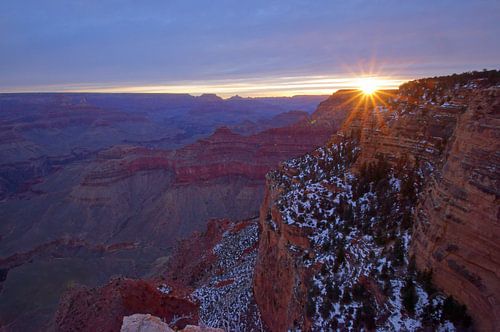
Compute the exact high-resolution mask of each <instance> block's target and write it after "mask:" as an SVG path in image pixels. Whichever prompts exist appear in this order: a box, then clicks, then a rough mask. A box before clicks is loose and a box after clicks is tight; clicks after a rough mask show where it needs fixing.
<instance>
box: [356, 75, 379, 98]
mask: <svg viewBox="0 0 500 332" xmlns="http://www.w3.org/2000/svg"><path fill="white" fill-rule="evenodd" d="M358 86H359V89H360V90H361V91H363V93H364V94H365V95H371V94H373V93H374V92H375V91H377V90H378V89H379V87H380V84H379V83H378V82H377V80H376V79H374V78H371V77H366V78H360V79H359V80H358Z"/></svg>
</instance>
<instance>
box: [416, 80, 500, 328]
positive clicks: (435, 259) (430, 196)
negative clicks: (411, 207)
mask: <svg viewBox="0 0 500 332" xmlns="http://www.w3.org/2000/svg"><path fill="white" fill-rule="evenodd" d="M499 138H500V89H498V88H492V89H486V90H484V91H481V92H480V93H477V95H476V96H474V97H473V98H472V100H471V101H470V103H469V104H468V107H467V111H466V112H465V113H464V114H463V115H462V116H461V117H460V120H459V122H458V126H457V129H456V131H455V134H454V142H453V144H452V145H451V149H450V155H449V156H448V158H447V161H446V163H445V165H444V168H443V172H442V177H441V178H439V179H437V180H436V182H434V183H433V184H432V185H431V186H430V187H429V189H428V190H427V191H426V192H425V194H424V195H423V200H422V201H421V203H420V204H419V206H418V208H417V215H416V218H417V220H416V224H415V229H414V240H413V244H412V253H413V254H414V255H415V258H416V261H417V264H418V266H419V267H420V268H422V269H428V270H432V271H433V278H434V282H435V283H436V284H437V285H438V286H439V287H440V288H442V289H443V290H444V291H445V292H447V293H449V294H452V295H453V296H454V297H455V298H457V299H458V300H459V301H460V302H462V303H466V304H467V307H468V309H469V311H470V313H471V314H472V316H473V318H474V320H475V321H476V324H477V327H478V329H479V330H482V331H493V330H495V328H496V327H498V326H499V325H500V318H499V317H498V312H500V243H499V239H500V204H499V196H500V173H499V170H498V167H499V165H500V154H499V151H500V144H499Z"/></svg>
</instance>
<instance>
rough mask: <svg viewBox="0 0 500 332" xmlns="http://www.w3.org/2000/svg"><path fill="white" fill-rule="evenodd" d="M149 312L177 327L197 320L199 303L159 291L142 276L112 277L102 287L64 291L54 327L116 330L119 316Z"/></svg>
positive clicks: (61, 329) (70, 329) (78, 329)
mask: <svg viewBox="0 0 500 332" xmlns="http://www.w3.org/2000/svg"><path fill="white" fill-rule="evenodd" d="M135 313H144V314H151V315H154V316H157V317H159V318H161V319H162V320H163V321H165V322H172V321H174V318H175V317H179V316H182V317H186V318H184V319H181V320H177V321H176V323H175V325H176V326H177V327H179V328H182V327H184V326H185V325H186V324H188V323H195V322H197V321H198V307H197V305H196V304H194V303H192V302H191V301H189V300H187V299H184V298H178V297H174V296H170V295H166V294H163V293H162V292H160V291H159V290H158V289H157V287H156V285H155V284H154V283H152V282H149V281H145V280H133V279H123V278H119V279H114V280H112V281H110V282H109V283H108V284H107V285H105V286H103V287H102V288H93V289H89V288H85V287H80V288H76V289H73V290H72V291H70V292H68V293H66V294H65V295H64V296H63V297H62V299H61V302H60V304H59V308H58V310H57V312H56V316H55V320H54V329H55V330H56V331H118V330H120V327H121V325H122V317H124V316H129V315H132V314H135Z"/></svg>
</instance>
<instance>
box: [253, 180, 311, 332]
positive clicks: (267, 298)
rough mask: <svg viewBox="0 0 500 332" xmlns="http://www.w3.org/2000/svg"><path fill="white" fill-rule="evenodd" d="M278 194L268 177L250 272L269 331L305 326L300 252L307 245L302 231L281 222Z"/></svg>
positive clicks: (304, 281)
mask: <svg viewBox="0 0 500 332" xmlns="http://www.w3.org/2000/svg"><path fill="white" fill-rule="evenodd" d="M281 191H282V190H281V188H280V187H279V186H276V185H275V182H274V181H273V179H272V177H271V175H269V179H268V181H267V183H266V191H265V196H264V200H263V203H262V205H261V208H260V218H259V225H260V242H259V256H258V260H257V265H256V267H255V272H254V293H255V298H256V302H257V304H258V305H259V308H260V310H261V315H262V319H263V320H264V322H266V324H267V325H268V327H269V329H270V330H271V331H287V330H290V329H293V328H299V327H305V326H308V322H307V321H306V320H305V318H304V314H303V312H304V306H305V300H306V294H307V287H308V283H307V281H308V280H309V277H310V272H309V271H308V269H306V268H305V267H304V261H303V256H302V255H301V254H300V253H301V252H302V251H307V250H308V249H309V247H310V245H309V241H308V238H307V234H304V233H303V229H301V228H298V227H296V226H293V225H287V224H286V223H285V222H284V220H283V216H282V215H281V213H280V211H279V209H278V208H277V206H276V204H275V203H276V200H277V199H278V198H279V195H280V194H281ZM299 248H300V250H297V249H299Z"/></svg>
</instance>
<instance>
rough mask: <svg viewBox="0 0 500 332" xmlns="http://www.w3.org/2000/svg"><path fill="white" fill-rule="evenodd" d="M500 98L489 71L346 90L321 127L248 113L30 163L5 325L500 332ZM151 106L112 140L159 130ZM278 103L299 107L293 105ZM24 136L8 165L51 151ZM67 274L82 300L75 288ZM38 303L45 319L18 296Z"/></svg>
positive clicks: (7, 224) (298, 116) (13, 180)
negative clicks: (131, 129)
mask: <svg viewBox="0 0 500 332" xmlns="http://www.w3.org/2000/svg"><path fill="white" fill-rule="evenodd" d="M499 86H500V74H499V72H498V71H484V72H471V73H464V74H460V75H452V76H446V77H434V78H428V79H421V80H415V81H411V82H407V83H405V84H403V85H402V86H400V88H399V89H398V90H383V91H379V92H377V93H376V94H375V95H367V94H363V93H361V92H360V91H358V90H341V91H337V92H336V93H334V94H332V95H331V96H329V97H328V98H326V99H325V100H324V101H322V102H321V103H319V105H318V106H317V108H316V110H315V111H314V112H312V111H311V110H309V109H307V108H304V110H305V112H295V111H293V112H290V111H292V109H285V110H284V112H280V113H276V114H270V115H269V118H268V120H265V119H260V120H258V119H257V120H256V119H253V120H247V119H242V118H238V121H234V118H233V117H234V116H235V115H234V114H232V115H231V116H229V115H227V117H228V118H231V120H227V121H226V122H224V123H217V124H215V123H213V127H210V125H207V127H203V126H202V127H203V128H204V129H200V130H199V131H191V132H190V134H189V135H188V134H187V131H188V130H187V129H186V128H187V125H186V126H184V125H183V126H179V127H178V129H179V128H180V129H179V131H176V130H173V132H172V133H169V135H170V134H172V135H174V136H175V137H177V138H178V140H177V141H175V140H174V141H171V140H169V139H164V138H165V137H166V136H162V137H160V138H158V137H145V136H147V135H150V134H149V131H148V130H144V133H145V136H144V137H142V138H141V142H140V143H139V142H138V141H134V142H132V141H131V140H129V139H127V141H124V140H122V141H120V142H119V144H118V143H115V142H113V143H112V144H109V145H106V146H101V147H97V146H94V147H90V146H89V147H85V149H84V148H81V147H80V148H78V149H75V148H72V149H73V150H69V151H70V152H69V154H66V155H64V157H61V156H63V154H61V155H59V157H57V158H54V157H40V156H38V155H32V156H31V157H29V158H31V159H29V163H26V161H23V162H22V163H24V164H23V165H24V166H22V167H21V166H19V165H21V164H16V163H18V162H19V161H15V160H11V161H9V163H8V164H7V163H5V164H4V165H3V167H2V168H1V169H2V172H3V173H2V179H3V180H2V182H1V183H2V186H3V187H2V190H3V195H4V196H3V201H2V202H1V203H0V204H2V205H1V210H0V217H1V220H2V224H1V226H0V227H1V228H0V230H1V233H0V236H1V238H0V241H1V242H0V243H1V251H0V252H1V253H2V255H3V257H4V258H3V259H1V260H0V269H1V270H0V271H1V274H0V277H1V278H0V281H1V286H2V290H1V292H2V293H1V294H0V299H2V302H1V303H2V304H0V313H1V315H0V317H1V319H2V320H1V321H0V323H1V324H2V325H3V328H4V329H7V330H21V329H24V330H30V329H33V326H36V325H38V326H43V327H44V329H47V330H56V331H74V330H82V331H91V330H96V329H99V328H104V329H106V330H110V331H118V330H120V328H121V327H122V324H124V322H125V321H124V317H130V316H131V315H135V314H150V315H152V316H147V317H148V318H147V320H148V321H151V322H156V321H163V322H164V324H163V325H162V326H163V327H158V328H159V329H160V328H165V329H166V328H172V329H174V330H180V329H187V328H188V326H191V325H200V326H209V327H212V328H220V329H223V330H225V331H236V330H245V331H268V330H269V331H285V330H296V329H299V330H304V331H322V330H342V331H357V330H369V331H371V330H396V331H398V330H410V331H417V330H441V331H445V330H451V331H462V330H463V331H470V330H478V331H493V330H494V329H495V327H496V326H497V325H498V323H499V322H498V318H497V317H496V312H497V311H498V310H499V308H498V306H499V303H500V282H499V280H500V275H499V271H500V261H499V258H500V247H499V246H498V243H497V242H498V241H497V239H498V238H499V237H500V227H499V218H500V210H499V206H500V205H499V204H498V197H499V194H500V192H499V190H498V188H499V187H500V186H499V179H500V176H499V172H498V165H499V164H500V159H499V155H498V151H499V148H500V147H499V144H498V138H499V137H500V95H499V93H500V87H499ZM10 97H11V96H9V98H10ZM37 98H41V97H40V96H38V97H37ZM44 98H53V96H50V97H47V96H45V97H44ZM68 98H69V99H70V100H73V102H70V105H73V104H72V103H74V101H75V100H77V101H78V103H80V102H81V96H71V95H70V97H68ZM92 98H95V100H94V103H95V104H96V105H97V104H98V105H100V107H103V105H104V104H105V103H113V102H116V101H113V99H114V98H118V97H116V96H113V97H110V99H109V100H106V98H105V97H104V96H93V97H91V96H88V98H87V99H86V101H84V102H83V104H86V103H88V102H89V100H91V99H92ZM135 98H138V99H135V100H133V101H132V102H131V103H130V105H131V106H127V107H130V109H129V111H128V112H125V113H127V114H129V113H130V114H129V115H127V116H132V115H133V117H134V118H133V120H132V119H131V118H126V119H124V120H117V118H113V119H109V123H110V126H111V127H113V128H115V129H116V127H115V126H116V123H120V121H124V122H127V121H135V122H137V123H144V122H146V123H147V122H148V121H150V120H151V118H150V116H151V114H156V112H159V111H158V106H157V105H158V104H157V103H158V98H160V99H161V98H163V97H161V96H155V97H154V98H152V99H150V98H151V97H146V96H142V97H140V98H139V97H135ZM155 98H156V99H155ZM164 98H167V97H164ZM168 98H173V99H170V102H172V103H174V102H173V101H172V100H176V98H181V97H180V96H175V97H174V96H169V97H168ZM182 98H185V96H183V97H182ZM189 98H193V100H197V101H199V100H198V99H196V98H200V99H202V100H203V101H204V102H205V103H207V105H209V106H206V108H205V109H203V110H201V109H199V108H196V107H194V108H191V109H190V110H189V114H191V115H193V116H194V117H195V118H196V117H198V116H199V117H200V120H199V121H200V124H201V123H202V122H203V121H205V120H206V119H205V118H204V117H210V115H209V113H211V112H215V113H217V112H218V109H219V108H218V107H221V106H220V105H221V103H228V104H229V105H233V103H235V104H238V105H240V103H243V102H244V100H245V99H244V98H240V97H234V98H230V99H229V100H224V101H222V100H221V99H220V98H218V97H217V96H214V95H204V96H200V97H189ZM304 98H305V97H300V98H298V99H296V100H294V103H296V104H294V105H299V104H301V103H305V101H304V100H305V99H304ZM65 100H66V99H65ZM96 100H97V101H96ZM189 100H191V99H189ZM306 100H307V99H306ZM258 101H259V102H260V103H270V104H268V105H271V106H272V107H279V109H280V110H283V108H282V107H283V103H284V102H285V101H287V100H279V102H278V100H271V101H269V100H267V99H265V98H263V99H261V100H258ZM288 101H289V100H288ZM252 102H255V100H252ZM38 103H39V101H37V102H36V103H35V104H38ZM14 104H15V103H14ZM174 104H175V103H174ZM212 104H214V105H218V106H213V105H212ZM2 105H3V104H2ZM301 105H305V104H301ZM139 106H141V107H146V106H147V107H146V109H147V110H148V111H147V112H144V114H142V115H141V116H143V118H141V119H142V120H141V119H139V118H136V116H137V114H136V113H135V112H133V111H132V110H133V109H135V107H139ZM271 106H268V107H271ZM72 107H73V106H72ZM86 107H87V106H86ZM224 107H229V106H227V105H226V106H224ZM248 107H255V105H254V104H251V105H250V106H248ZM272 107H271V108H272ZM229 113H231V112H229ZM13 114H14V113H13ZM76 114H78V112H76ZM89 114H92V112H90V113H89ZM217 114H218V113H217ZM89 116H91V115H89ZM110 116H111V115H110ZM112 116H115V115H112ZM122 116H123V115H122ZM75 117H76V118H77V119H80V120H75V122H80V121H82V122H84V123H85V120H84V119H83V117H81V116H80V115H75ZM56 118H58V117H57V116H56ZM164 119H165V118H164ZM202 119H205V120H202ZM211 119H212V120H213V118H211ZM269 119H275V120H276V119H281V120H276V121H277V123H281V124H283V125H282V126H278V125H276V126H275V127H270V126H269V121H274V120H269ZM65 121H66V120H65ZM196 121H198V120H196ZM35 122H36V121H35ZM64 123H65V125H66V124H67V122H64ZM178 123H180V122H178ZM59 125H61V124H60V122H59V120H58V121H56V122H55V123H54V124H53V126H54V128H57V126H59ZM191 125H192V126H194V127H196V126H195V125H194V124H191ZM9 126H10V127H9ZM9 126H6V127H5V128H8V130H6V131H5V132H9V133H10V134H8V135H7V134H6V137H7V136H8V137H10V138H9V139H8V140H6V141H5V142H6V143H5V146H9V147H4V148H3V149H4V150H2V151H6V152H5V153H6V154H8V153H7V151H11V150H12V145H9V144H11V143H9V142H14V143H15V144H21V145H24V149H25V150H24V151H30V153H35V154H36V153H38V152H37V150H36V149H33V148H32V147H29V144H28V143H26V141H23V138H20V137H21V136H19V135H21V134H19V133H23V132H24V130H25V129H24V127H23V126H24V125H23V126H21V127H20V128H23V129H19V130H14V129H13V128H14V127H13V126H12V125H9ZM37 126H41V125H40V124H37ZM107 126H109V125H107ZM209 127H210V128H211V129H210V130H209V129H208V128H209ZM44 128H45V127H44ZM172 128H173V127H172ZM115 129H113V130H115ZM30 130H31V129H30ZM51 130H53V128H52V129H51ZM141 130H142V129H141ZM14 132H16V133H17V134H16V135H18V136H16V135H13V134H12V133H14ZM115 132H116V131H115ZM207 132H209V134H208V135H207V134H206V133H207ZM146 133H147V134H146ZM9 135H10V136H9ZM44 135H46V134H44ZM174 136H172V137H174ZM113 139H116V138H113ZM14 143H13V144H14ZM70 143H71V142H68V145H71V144H70ZM57 144H63V142H57ZM9 149H10V150H9ZM23 153H24V154H25V155H24V156H23V157H22V158H26V156H28V155H30V154H29V153H27V152H23ZM65 153H68V152H67V151H66V152H65ZM12 158H14V159H15V158H19V156H12ZM22 158H21V159H22ZM36 163H38V164H37V165H42V166H34V165H35V164H36ZM13 165H17V166H13ZM17 167H20V168H21V169H22V171H20V174H19V175H17V176H16V175H15V174H16V171H15V170H16V169H18V168H17ZM27 204H29V207H30V208H29V209H26V208H25V207H26V206H27ZM23 207H24V208H23ZM89 268H90V269H91V270H93V271H99V273H95V274H97V275H93V276H90V274H92V273H89V271H91V270H88V269H89ZM38 271H45V272H44V273H45V277H43V275H44V274H43V273H42V277H41V276H40V275H38ZM52 275H56V276H58V278H57V283H59V284H64V287H61V288H57V291H55V292H54V291H51V287H53V286H50V287H48V285H52V283H51V282H50V281H48V280H47V278H48V276H52ZM112 275H117V276H116V277H114V278H110V277H111V276H112ZM81 276H84V278H82V277H81ZM26 285H29V286H28V287H26ZM36 289H40V290H43V291H34V290H36ZM21 290H22V292H24V293H22V292H21ZM28 292H33V294H34V296H33V297H31V298H33V299H35V300H36V301H42V299H43V301H45V302H43V301H42V303H44V304H43V306H40V305H34V306H33V305H32V306H30V305H28V304H27V303H25V302H24V303H23V302H19V300H14V299H19V298H21V299H27V298H28V297H29V296H28V295H27V294H28ZM49 292H50V293H52V294H53V295H52V296H48V293H49ZM62 293H64V295H63V296H62V297H61V298H59V294H62ZM20 294H21V296H19V295H20ZM16 301H18V302H16ZM36 301H35V302H36ZM26 302H28V300H26ZM49 302H50V303H49ZM56 307H57V311H56V312H55V314H54V311H55V308H56ZM19 310H22V311H21V312H22V313H23V314H22V315H17V312H19ZM28 316H30V317H33V318H32V319H31V320H27V319H25V318H26V317H28ZM154 316H156V317H158V318H154ZM137 317H143V316H137ZM143 318H144V317H143ZM143 318H141V319H143ZM160 325H161V324H160ZM193 328H194V327H193Z"/></svg>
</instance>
